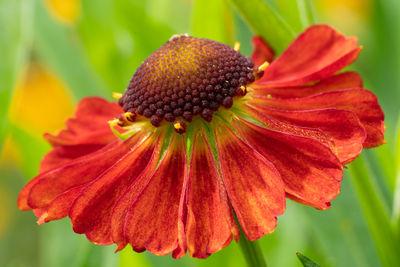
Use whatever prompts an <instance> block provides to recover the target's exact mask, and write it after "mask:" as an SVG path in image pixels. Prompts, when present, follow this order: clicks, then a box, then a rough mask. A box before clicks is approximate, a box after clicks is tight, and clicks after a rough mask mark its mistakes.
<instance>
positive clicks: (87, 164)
mask: <svg viewBox="0 0 400 267" xmlns="http://www.w3.org/2000/svg"><path fill="white" fill-rule="evenodd" d="M140 138H141V137H140V134H135V135H133V136H132V137H131V138H130V139H128V140H127V141H125V142H122V141H121V140H116V141H114V142H113V143H111V144H109V145H107V146H106V147H104V148H102V149H101V150H98V151H96V152H94V153H91V154H89V155H86V156H83V157H80V158H77V159H75V160H72V161H70V162H68V163H66V164H64V165H62V166H60V167H59V168H57V169H53V170H50V171H47V172H44V173H42V174H40V175H39V176H37V177H35V178H34V179H32V180H31V181H30V182H29V183H28V184H27V185H25V187H24V188H23V189H22V191H21V192H20V195H19V197H18V206H19V207H20V209H22V210H26V209H31V208H42V207H45V206H47V205H48V204H49V203H50V202H51V201H52V200H53V199H54V198H55V197H57V196H58V195H59V194H62V193H64V192H65V191H67V190H69V189H71V188H73V187H75V186H79V185H82V184H85V183H88V182H90V181H92V180H94V179H95V178H97V177H98V176H99V175H100V174H101V173H102V172H103V171H105V170H106V169H107V168H108V167H110V166H111V165H112V164H113V163H114V162H116V161H117V160H118V159H120V158H121V157H122V156H123V155H124V154H126V153H127V152H128V151H129V150H130V149H131V147H132V145H133V144H135V143H136V142H138V140H139V139H140Z"/></svg>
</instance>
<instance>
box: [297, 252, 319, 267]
mask: <svg viewBox="0 0 400 267" xmlns="http://www.w3.org/2000/svg"><path fill="white" fill-rule="evenodd" d="M296 255H297V258H299V260H300V261H301V263H302V264H303V266H304V267H321V266H320V265H319V264H317V263H315V262H313V261H312V260H310V259H309V258H307V257H306V256H304V255H303V254H301V253H300V252H297V253H296Z"/></svg>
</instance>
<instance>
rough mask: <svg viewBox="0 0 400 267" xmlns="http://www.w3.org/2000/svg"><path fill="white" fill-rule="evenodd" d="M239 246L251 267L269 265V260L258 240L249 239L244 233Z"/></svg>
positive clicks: (265, 266)
mask: <svg viewBox="0 0 400 267" xmlns="http://www.w3.org/2000/svg"><path fill="white" fill-rule="evenodd" d="M239 246H240V249H241V251H242V253H243V255H244V257H245V259H246V262H247V265H248V266H249V267H267V262H266V260H265V258H264V255H263V253H262V251H261V248H260V246H259V245H258V242H257V241H249V240H248V239H247V238H246V236H245V235H244V234H242V236H241V238H240V239H239Z"/></svg>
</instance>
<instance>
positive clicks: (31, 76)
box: [10, 63, 74, 136]
mask: <svg viewBox="0 0 400 267" xmlns="http://www.w3.org/2000/svg"><path fill="white" fill-rule="evenodd" d="M73 109H74V105H73V99H72V96H71V95H70V92H69V89H68V88H67V87H66V86H65V85H64V84H63V83H62V82H61V81H60V80H59V79H57V78H56V77H55V76H54V75H53V74H52V73H51V72H50V71H49V70H47V69H46V68H44V67H43V66H41V65H40V64H37V63H31V64H30V65H29V67H28V68H27V71H26V73H25V75H22V79H21V80H20V82H19V83H18V85H17V88H16V90H15V93H14V96H13V99H12V102H11V106H10V122H11V123H12V124H14V125H16V126H18V127H19V128H21V129H23V130H25V131H26V132H28V133H30V134H32V135H35V136H38V135H40V136H41V135H42V134H43V133H44V132H49V131H50V132H55V131H57V130H59V129H61V128H62V127H63V126H64V122H65V120H66V118H68V117H70V116H71V115H72V114H73Z"/></svg>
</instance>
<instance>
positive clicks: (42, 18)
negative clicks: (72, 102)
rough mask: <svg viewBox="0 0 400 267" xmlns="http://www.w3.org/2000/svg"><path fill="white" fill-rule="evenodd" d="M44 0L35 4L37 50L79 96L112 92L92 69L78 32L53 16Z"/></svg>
mask: <svg viewBox="0 0 400 267" xmlns="http://www.w3.org/2000/svg"><path fill="white" fill-rule="evenodd" d="M41 2H42V1H36V5H35V43H34V45H35V47H34V48H35V51H37V52H38V54H39V56H40V58H41V59H42V60H43V61H44V62H45V63H46V64H47V65H48V66H49V67H51V69H52V70H54V71H56V73H57V74H58V75H59V76H60V77H61V78H62V79H63V80H64V81H65V82H66V83H67V85H68V86H69V88H70V89H71V91H72V92H73V94H74V95H75V97H76V98H78V99H80V98H82V97H85V96H89V95H102V96H107V95H108V94H109V92H110V89H108V88H107V87H106V86H105V84H104V83H103V82H102V80H101V79H100V77H99V76H97V75H96V73H95V72H94V71H93V69H92V67H91V65H90V64H89V61H88V58H87V57H86V55H85V53H84V51H83V49H82V47H81V46H80V43H79V42H78V41H77V39H78V36H77V35H75V34H74V32H73V31H71V29H70V28H68V27H67V26H64V25H61V24H60V23H59V22H57V21H55V20H54V19H52V18H51V17H50V16H49V14H48V13H47V11H46V9H45V8H44V6H43V4H42V3H41Z"/></svg>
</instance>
